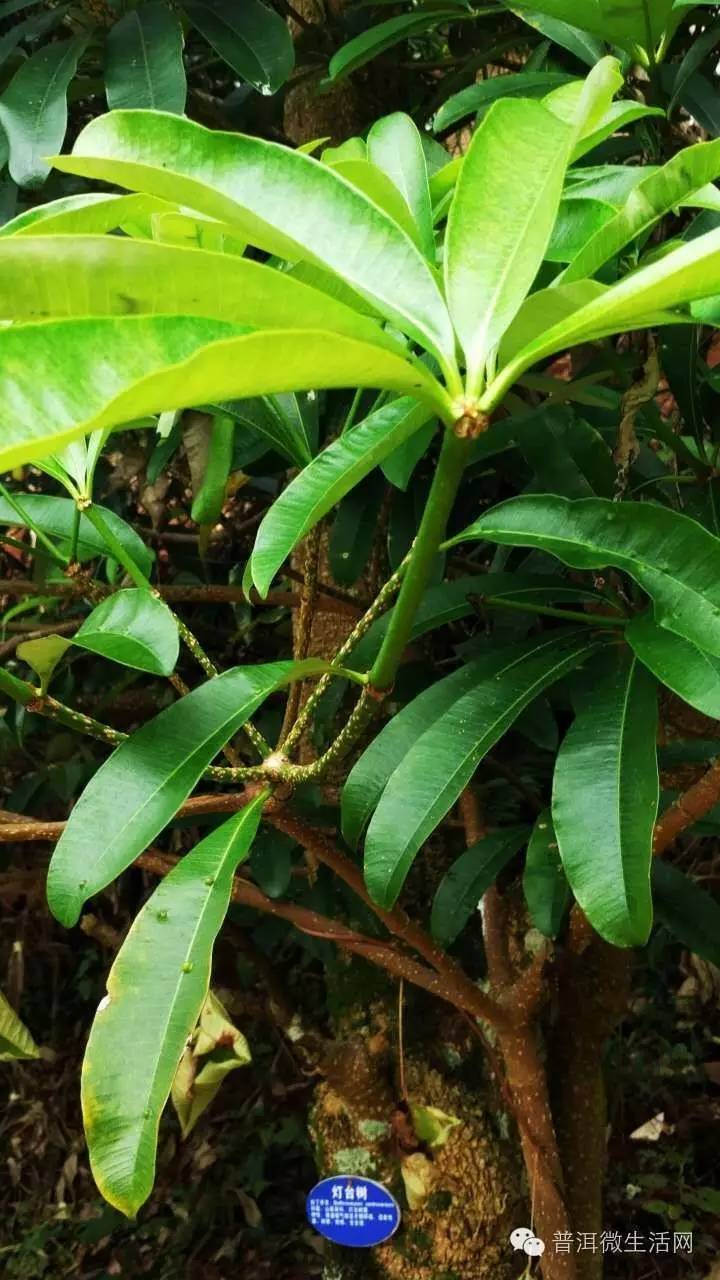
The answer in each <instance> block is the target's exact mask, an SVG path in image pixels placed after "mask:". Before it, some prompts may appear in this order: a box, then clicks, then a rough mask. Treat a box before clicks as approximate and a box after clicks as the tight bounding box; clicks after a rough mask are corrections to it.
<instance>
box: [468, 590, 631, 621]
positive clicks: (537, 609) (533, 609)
mask: <svg viewBox="0 0 720 1280" xmlns="http://www.w3.org/2000/svg"><path fill="white" fill-rule="evenodd" d="M480 599H481V603H482V604H484V605H489V606H490V607H491V608H492V609H515V610H517V612H518V613H536V614H539V615H541V616H542V617H544V618H561V619H562V620H563V621H564V622H584V623H585V624H586V625H587V626H591V627H593V626H599V627H626V626H627V624H628V622H629V621H630V619H629V618H624V617H623V616H622V614H618V615H617V617H614V618H611V617H610V615H609V614H607V613H581V612H580V611H579V610H577V609H555V608H553V606H552V605H549V604H524V603H523V601H522V600H507V599H505V598H504V597H502V596H481V597H480Z"/></svg>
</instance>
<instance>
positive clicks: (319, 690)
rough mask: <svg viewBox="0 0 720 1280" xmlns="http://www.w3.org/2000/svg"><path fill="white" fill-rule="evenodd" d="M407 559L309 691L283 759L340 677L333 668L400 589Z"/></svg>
mask: <svg viewBox="0 0 720 1280" xmlns="http://www.w3.org/2000/svg"><path fill="white" fill-rule="evenodd" d="M408 559H409V557H407V556H406V557H405V559H404V560H403V562H402V564H400V565H399V566H398V568H397V569H396V570H395V573H394V574H393V575H392V577H390V578H388V580H387V582H386V583H385V585H384V586H383V587H382V588H381V590H380V591H379V593H378V595H377V596H376V597H375V599H374V600H373V602H372V604H371V605H370V608H369V609H368V610H367V612H366V613H364V614H363V616H362V618H361V619H360V621H359V622H358V623H356V625H355V626H354V627H353V629H352V631H351V632H350V635H349V636H348V637H347V640H345V641H344V643H343V644H342V645H341V646H340V648H339V649H338V651H337V653H336V654H335V657H334V658H333V668H334V669H333V670H332V671H329V672H328V673H327V675H324V676H323V677H322V678H321V679H320V680H319V681H318V683H317V685H316V686H315V688H314V689H313V692H312V693H311V694H310V696H309V698H308V699H307V701H306V703H305V706H304V707H303V709H302V711H301V712H300V715H299V716H298V718H297V720H296V721H295V724H294V725H293V727H292V729H291V730H290V732H289V734H288V736H287V738H286V739H285V741H284V743H283V748H282V749H283V754H284V755H289V754H290V753H291V752H292V751H293V749H294V748H295V747H296V746H297V745H298V743H299V742H300V740H301V738H302V736H303V734H304V732H305V730H306V728H307V726H308V724H309V723H310V720H311V719H312V716H313V712H314V711H315V708H316V707H317V705H318V703H319V701H320V699H321V698H322V696H323V694H324V693H325V691H326V689H328V688H329V686H330V684H331V682H332V681H333V680H334V679H335V678H336V677H337V676H339V675H341V674H343V675H344V672H343V670H342V668H339V669H337V670H336V669H335V668H337V664H338V663H340V662H342V661H343V660H344V659H345V658H347V657H348V656H349V655H350V654H351V653H352V651H353V649H354V648H355V645H356V644H358V642H359V641H360V640H361V639H362V637H363V636H364V635H365V634H366V633H367V632H368V631H369V630H370V628H371V626H372V625H373V623H374V622H375V620H376V619H377V618H379V617H380V616H381V614H383V613H384V612H385V610H386V608H387V607H388V605H389V603H390V601H391V599H392V597H393V596H394V595H395V592H396V591H397V590H398V589H399V587H400V583H401V581H402V576H403V574H404V572H405V569H406V568H407V564H408ZM368 679H369V678H367V677H366V681H367V680H368Z"/></svg>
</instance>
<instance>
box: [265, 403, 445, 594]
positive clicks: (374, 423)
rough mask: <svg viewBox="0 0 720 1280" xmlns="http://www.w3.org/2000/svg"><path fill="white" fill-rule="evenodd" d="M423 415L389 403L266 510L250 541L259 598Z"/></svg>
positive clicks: (333, 446) (415, 408) (334, 445)
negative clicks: (299, 547) (320, 522)
mask: <svg viewBox="0 0 720 1280" xmlns="http://www.w3.org/2000/svg"><path fill="white" fill-rule="evenodd" d="M429 416H430V415H429V414H428V411H427V409H425V408H424V406H422V405H418V404H416V403H415V402H414V401H413V400H411V399H410V398H409V397H407V396H403V397H401V398H400V399H399V400H393V401H391V402H390V404H387V405H384V406H383V407H382V408H381V409H377V410H376V411H375V413H371V414H370V416H369V417H368V418H366V419H365V421H364V422H361V423H360V424H359V425H358V426H357V427H353V429H352V430H351V431H347V432H345V434H344V435H342V436H340V437H339V438H338V439H337V440H334V441H333V443H332V444H331V445H328V447H327V448H326V449H323V450H322V452H321V453H319V454H318V455H317V457H316V458H314V459H313V461H312V462H311V463H310V464H309V465H308V466H307V467H305V469H304V470H303V471H301V472H300V474H299V476H297V477H296V478H295V479H294V480H292V481H291V483H290V484H289V485H288V487H287V489H285V490H284V491H283V492H282V493H281V494H280V497H279V498H277V499H276V501H275V502H274V503H273V505H272V506H271V508H270V510H269V511H268V513H267V515H266V516H265V518H264V519H263V521H262V524H261V525H260V528H259V529H258V532H257V537H256V539H255V546H254V548H253V554H252V576H253V582H254V583H255V586H256V587H257V589H258V591H259V592H260V594H261V595H262V596H265V595H267V593H268V590H269V588H270V583H271V582H272V580H273V578H274V577H275V574H276V573H277V571H278V569H279V568H280V567H281V565H282V564H283V562H284V561H285V560H286V559H287V557H288V556H289V555H290V552H291V551H292V549H293V547H294V546H296V544H297V543H298V542H299V541H300V539H301V538H302V537H304V535H305V534H306V533H307V532H308V531H309V530H310V529H312V528H313V527H314V525H316V524H317V522H318V520H321V519H322V517H323V516H324V515H326V514H327V512H328V511H330V510H331V508H332V507H334V506H335V504H336V503H337V502H339V501H340V499H341V498H342V497H344V495H345V494H346V493H349V491H350V490H351V489H352V488H353V487H354V486H355V485H356V484H358V483H359V482H360V481H361V480H362V479H363V478H364V477H365V476H366V475H368V474H369V473H370V472H371V471H372V470H373V468H374V467H376V466H377V465H378V464H379V463H380V462H382V460H383V458H386V457H388V455H389V454H391V453H392V452H393V451H394V450H395V449H397V447H398V446H399V445H400V444H402V443H403V441H405V440H408V439H409V438H410V437H411V436H412V435H413V434H414V432H416V431H418V430H419V428H420V427H422V426H423V425H424V423H426V422H427V420H428V417H429Z"/></svg>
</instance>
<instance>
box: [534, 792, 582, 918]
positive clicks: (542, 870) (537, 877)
mask: <svg viewBox="0 0 720 1280" xmlns="http://www.w3.org/2000/svg"><path fill="white" fill-rule="evenodd" d="M523 892H524V894H525V901H526V903H527V907H528V911H529V912H530V918H531V920H532V922H533V924H534V925H535V928H536V929H539V930H540V932H541V933H543V934H544V935H545V937H546V938H557V936H558V934H559V932H560V929H561V928H562V923H563V920H564V918H565V914H566V912H567V909H568V907H569V906H570V903H571V901H572V894H571V893H570V887H569V885H568V882H567V876H566V875H565V872H564V871H563V866H562V862H561V861H560V850H559V848H558V842H557V840H556V838H555V828H554V826H553V821H552V814H551V812H550V810H549V809H544V810H543V812H542V813H541V814H539V816H538V819H537V822H536V823H535V826H534V827H533V832H532V835H531V836H530V840H529V843H528V847H527V853H526V855H525V870H524V872H523Z"/></svg>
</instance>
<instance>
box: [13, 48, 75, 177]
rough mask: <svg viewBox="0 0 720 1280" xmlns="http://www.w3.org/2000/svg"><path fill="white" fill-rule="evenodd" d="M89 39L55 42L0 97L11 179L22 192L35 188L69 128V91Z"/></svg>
mask: <svg viewBox="0 0 720 1280" xmlns="http://www.w3.org/2000/svg"><path fill="white" fill-rule="evenodd" d="M86 44H87V39H86V37H85V36H75V37H73V39H72V40H56V41H53V42H52V43H50V44H47V45H44V46H43V48H42V49H38V51H37V53H33V54H32V55H31V56H30V57H29V58H28V59H27V61H26V62H23V64H22V66H21V67H20V69H19V70H18V71H16V72H15V75H14V76H13V78H12V80H11V81H10V84H9V85H8V87H7V89H6V90H5V92H4V93H3V95H2V97H0V125H2V127H3V129H4V130H5V133H6V134H7V136H8V141H9V143H10V177H11V178H12V179H13V181H14V182H17V184H18V186H20V187H39V186H41V185H42V183H43V182H44V181H45V179H46V178H47V176H48V174H49V172H50V166H49V164H48V163H47V157H48V156H51V155H53V153H54V152H56V151H59V150H60V148H61V146H62V143H63V139H64V137H65V127H66V125H67V101H66V93H67V87H68V85H69V83H70V81H71V80H72V78H73V76H74V75H75V70H76V68H77V64H78V60H79V58H80V55H81V53H82V52H83V50H84V48H85V45H86Z"/></svg>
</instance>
